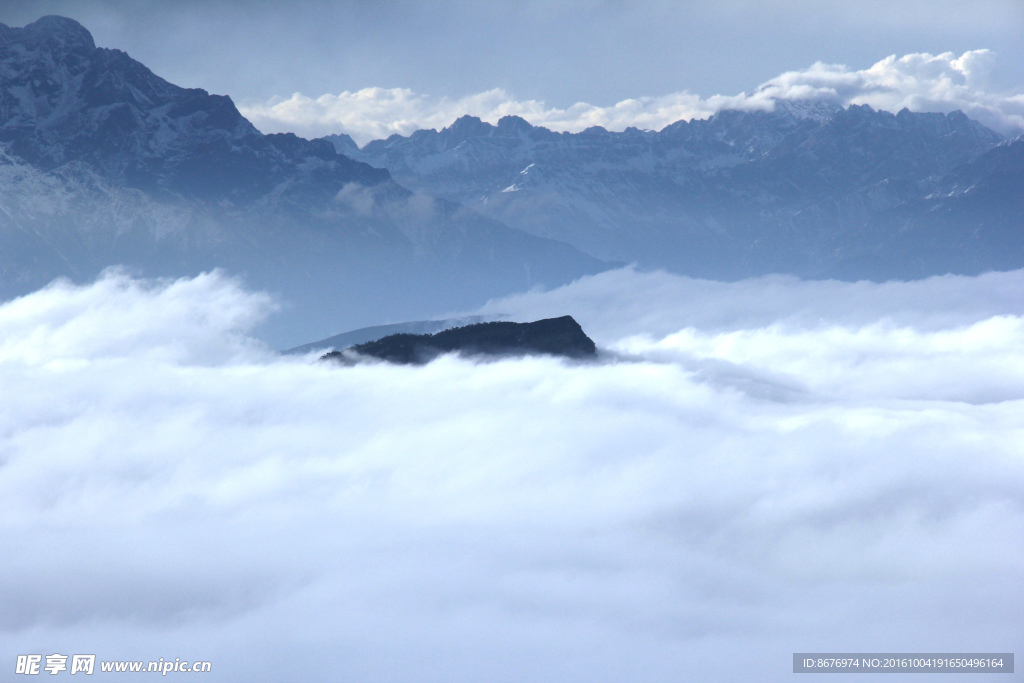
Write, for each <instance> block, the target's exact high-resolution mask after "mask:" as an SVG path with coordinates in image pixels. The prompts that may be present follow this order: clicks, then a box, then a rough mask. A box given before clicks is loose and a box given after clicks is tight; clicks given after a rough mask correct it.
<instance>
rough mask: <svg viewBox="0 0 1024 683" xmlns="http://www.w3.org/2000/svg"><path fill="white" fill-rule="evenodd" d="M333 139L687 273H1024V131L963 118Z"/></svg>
mask: <svg viewBox="0 0 1024 683" xmlns="http://www.w3.org/2000/svg"><path fill="white" fill-rule="evenodd" d="M326 139H327V140H328V141H330V142H331V143H332V144H334V145H335V148H336V149H338V150H339V151H341V152H342V153H344V154H347V155H349V156H351V157H353V158H355V159H359V160H362V161H365V162H367V163H370V164H373V165H374V166H381V167H386V168H387V169H388V170H389V171H390V172H391V173H392V175H393V177H395V178H396V179H397V180H398V181H399V182H401V183H403V184H404V185H406V186H408V187H411V188H414V189H417V190H420V191H424V192H429V193H431V194H433V195H435V196H439V197H444V198H447V199H450V200H452V201H457V202H460V203H462V204H464V205H466V206H469V207H471V208H473V209H475V210H477V211H479V212H481V213H483V214H485V215H488V216H490V217H492V218H494V219H496V220H500V221H502V222H504V223H505V224H507V225H510V226H513V227H517V228H520V229H522V230H524V231H528V232H532V233H534V234H537V235H541V236H546V237H551V238H555V239H559V240H564V241H566V242H568V243H570V244H573V245H575V246H577V247H579V248H580V249H582V250H583V251H586V252H587V253H590V254H592V255H594V256H597V257H600V258H603V259H610V260H618V261H636V262H638V263H640V264H641V265H643V266H648V267H665V268H669V269H671V270H674V271H677V272H682V273H686V274H690V275H697V276H703V277H712V278H730V279H731V278H738V277H746V276H751V275H758V274H762V273H769V272H785V273H793V274H797V275H802V276H806V277H842V278H863V277H867V278H904V279H906V278H914V277H921V276H926V275H931V274H937V273H945V272H961V273H975V272H981V271H985V270H990V269H1007V268H1018V267H1022V266H1024V248H1022V247H1024V240H1022V233H1024V183H1022V182H1021V178H1022V176H1024V163H1022V150H1024V140H1021V139H1015V140H1006V139H1004V138H1003V136H1001V135H999V134H998V133H996V132H994V131H992V130H990V129H988V128H986V127H984V126H983V125H981V124H979V123H977V122H975V121H973V120H971V119H969V118H968V117H967V116H965V115H964V114H963V113H962V112H959V111H956V112H952V113H950V114H946V115H943V114H934V113H913V112H910V111H908V110H906V109H904V110H902V111H900V112H899V113H897V114H892V113H889V112H885V111H875V110H873V109H871V108H870V107H868V106H866V105H865V106H857V105H851V106H849V107H847V108H841V107H837V106H832V105H829V104H826V103H823V102H812V101H806V102H799V101H798V102H784V101H779V102H777V103H776V106H775V109H774V110H773V111H732V110H726V111H721V112H719V113H717V114H715V115H713V116H711V117H710V118H709V119H707V120H692V121H680V122H677V123H675V124H672V125H670V126H668V127H666V128H665V129H663V130H661V131H642V130H637V129H635V128H630V129H627V130H626V131H624V132H611V131H608V130H605V129H603V128H600V127H595V128H590V129H588V130H585V131H583V132H580V133H575V134H572V133H557V132H553V131H550V130H547V129H545V128H542V127H538V126H532V125H530V124H529V123H528V122H526V121H525V120H523V119H522V118H519V117H515V116H507V117H505V118H502V119H501V120H500V121H499V122H498V123H497V125H492V124H489V123H486V122H483V121H481V120H480V119H478V118H475V117H472V116H464V117H462V118H460V119H458V120H457V121H455V123H453V124H452V125H451V126H449V127H448V128H445V129H443V130H441V131H436V130H420V131H416V132H415V133H412V134H411V135H409V136H399V135H394V136H392V137H390V138H388V139H386V140H375V141H372V142H370V143H368V144H366V145H364V146H363V147H362V148H359V147H358V146H356V145H355V143H354V142H353V141H352V140H351V138H349V137H348V136H343V135H335V136H329V137H328V138H326ZM983 198H984V199H983Z"/></svg>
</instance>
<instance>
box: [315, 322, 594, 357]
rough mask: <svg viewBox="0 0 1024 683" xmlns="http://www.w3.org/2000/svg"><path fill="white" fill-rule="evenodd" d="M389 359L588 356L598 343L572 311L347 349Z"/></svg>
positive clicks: (391, 337)
mask: <svg viewBox="0 0 1024 683" xmlns="http://www.w3.org/2000/svg"><path fill="white" fill-rule="evenodd" d="M348 351H350V352H354V353H356V354H359V355H362V356H371V357H373V358H379V359H381V360H386V361H389V362H391V363H403V364H418V363H427V362H430V361H431V360H433V359H434V358H436V357H437V356H439V355H441V354H443V353H449V352H452V351H458V352H460V353H463V354H466V355H499V356H500V355H520V354H532V353H538V354H549V355H554V356H564V357H567V358H593V357H594V356H596V355H597V347H596V346H595V345H594V342H593V340H591V339H590V337H588V336H587V335H586V333H584V331H583V328H581V327H580V326H579V323H577V322H576V321H575V320H574V319H573V318H572V316H568V315H564V316H562V317H560V318H547V319H545V320H538V321H536V322H532V323H514V322H489V323H477V324H475V325H466V326H465V327H455V328H452V329H448V330H444V331H442V332H437V333H435V334H392V335H389V336H387V337H384V338H382V339H378V340H376V341H371V342H366V343H364V344H356V345H355V346H352V347H350V348H349V349H348ZM347 358H349V354H346V353H344V352H342V351H332V352H330V353H327V354H324V356H322V358H321V360H339V361H345V360H346V359H347Z"/></svg>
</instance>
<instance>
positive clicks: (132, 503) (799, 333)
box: [0, 269, 1024, 682]
mask: <svg viewBox="0 0 1024 683" xmlns="http://www.w3.org/2000/svg"><path fill="white" fill-rule="evenodd" d="M1022 284H1024V272H1015V273H1001V274H989V275H985V276H981V277H975V278H969V277H952V276H950V277H943V278H932V279H929V280H925V281H920V282H914V283H886V284H873V283H839V282H801V281H799V280H795V279H792V278H779V277H775V278H764V279H760V280H754V281H746V282H736V283H709V282H704V281H699V280H691V279H687V278H681V277H676V276H671V275H666V274H664V273H638V272H635V271H633V270H628V269H627V270H620V271H615V272H611V273H603V274H601V275H598V276H594V277H592V278H585V279H583V280H580V281H578V282H577V283H574V284H573V285H570V286H568V287H565V288H561V289H558V290H554V291H551V292H546V293H541V292H534V293H530V294H526V295H522V296H518V297H511V298H507V299H504V300H502V301H496V302H493V303H492V304H490V306H489V308H488V310H499V309H500V310H501V311H503V312H507V313H510V314H512V315H514V316H515V317H516V318H518V319H530V318H533V317H539V316H544V315H549V314H552V313H555V312H557V313H559V314H562V313H571V314H573V315H575V316H577V317H578V319H580V321H581V322H582V323H583V326H584V327H585V329H587V331H588V332H590V333H592V334H593V335H594V336H595V338H597V340H598V341H599V343H600V345H601V347H602V348H603V351H604V359H603V360H602V361H601V362H598V363H593V364H586V363H584V364H580V363H570V362H562V361H559V360H556V359H551V358H524V359H508V360H501V361H496V362H488V363H473V362H469V361H467V360H462V359H459V358H456V357H444V358H441V359H440V360H438V361H435V362H434V363H431V364H430V365H427V366H425V367H395V366H388V365H365V366H357V367H352V368H342V367H333V366H328V365H322V364H319V363H317V362H315V361H314V359H313V358H281V357H277V356H275V355H273V354H271V353H270V352H268V351H266V350H265V349H262V348H261V347H260V346H259V345H258V344H257V343H256V342H254V341H252V340H251V339H249V338H248V337H247V334H246V330H247V329H249V328H250V327H251V326H252V325H253V324H254V323H255V322H256V321H258V320H259V319H260V317H261V316H263V315H266V314H267V313H268V310H269V309H268V307H269V306H270V302H269V301H268V300H267V299H266V298H265V297H263V296H262V295H258V294H252V293H249V292H246V291H244V290H242V289H240V288H239V286H238V285H237V284H236V283H235V282H234V281H232V280H230V279H228V278H226V277H225V276H223V275H221V274H217V273H214V274H209V275H205V276H202V277H199V278H195V279H191V280H179V281H175V282H162V283H159V282H158V283H146V282H138V281H134V280H131V279H129V278H127V277H126V276H124V275H123V274H118V273H111V274H108V275H107V276H106V277H105V278H103V279H101V280H100V281H99V282H97V283H95V284H93V285H90V286H85V287H75V286H71V285H66V284H65V285H58V286H55V287H51V288H48V289H46V290H43V291H40V292H37V293H35V294H32V295H30V296H28V297H24V298H22V299H19V300H17V301H14V302H9V303H6V304H3V305H2V306H0V333H2V334H0V338H2V339H3V342H2V344H0V386H3V387H4V391H3V393H2V394H0V545H2V547H3V548H4V549H5V551H4V561H3V562H2V563H0V604H3V606H4V609H3V610H2V611H0V633H2V635H3V637H2V638H0V660H2V661H5V662H7V664H6V665H7V666H13V662H14V658H15V656H16V655H17V654H25V653H40V654H51V653H55V652H56V653H64V654H74V653H94V654H96V655H97V657H98V659H99V660H101V661H103V660H113V659H125V660H128V659H133V660H151V659H152V660H155V659H157V658H160V657H163V658H165V659H174V658H175V657H179V658H182V659H188V660H190V661H191V660H209V661H212V663H213V667H214V672H215V673H214V676H215V679H216V680H219V681H220V680H223V681H236V680H237V681H249V680H342V679H343V680H351V681H364V680H365V681H380V680H402V681H404V680H417V681H479V680H488V681H523V680H531V681H573V680H579V681H588V682H590V681H623V680H631V681H636V680H666V679H671V678H678V677H680V676H683V677H689V678H694V679H699V680H716V679H719V678H729V679H736V680H765V681H782V680H785V681H788V680H790V678H791V676H792V674H791V673H790V672H789V670H788V667H789V661H790V655H791V653H792V652H795V651H836V650H854V651H872V650H874V651H893V650H905V651H943V650H947V651H964V650H967V651H986V652H991V651H1012V650H1013V649H1014V646H1015V645H1016V644H1018V643H1020V641H1021V637H1022V636H1024V627H1022V624H1021V622H1020V614H1021V613H1022V611H1024V590H1022V588H1021V584H1020V576H1021V573H1022V571H1024V498H1022V496H1021V491H1022V490H1024V450H1022V446H1021V443H1022V440H1021V431H1022V429H1024V421H1022V418H1021V416H1022V415H1024V410H1022V408H1024V361H1022V360H1021V359H1022V358H1024V353H1022V351H1024V298H1022V297H1021V295H1020V292H1021V291H1024V289H1022V287H1021V285H1022ZM100 678H102V676H100ZM936 680H945V679H944V678H943V677H941V676H939V677H937V679H936Z"/></svg>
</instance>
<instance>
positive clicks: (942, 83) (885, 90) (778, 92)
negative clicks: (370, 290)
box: [240, 50, 1024, 144]
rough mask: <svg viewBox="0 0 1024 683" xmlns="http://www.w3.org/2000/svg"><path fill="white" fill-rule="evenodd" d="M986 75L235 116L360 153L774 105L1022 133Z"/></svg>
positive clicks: (882, 70)
mask: <svg viewBox="0 0 1024 683" xmlns="http://www.w3.org/2000/svg"><path fill="white" fill-rule="evenodd" d="M994 67H995V55H994V53H992V52H991V51H989V50H973V51H970V52H965V53H963V54H962V55H959V56H957V55H955V54H953V53H952V52H945V53H942V54H940V55H931V54H928V53H915V54H908V55H905V56H903V57H896V56H890V57H886V58H885V59H883V60H881V61H880V62H877V63H875V64H874V65H873V66H871V67H870V68H868V69H863V70H859V71H858V70H852V69H849V68H847V67H846V66H843V65H840V64H824V63H821V62H818V63H816V64H813V65H812V66H811V67H809V68H807V69H804V70H801V71H788V72H786V73H784V74H782V75H780V76H777V77H776V78H773V79H771V80H770V81H768V82H766V83H763V84H762V85H761V86H759V87H758V88H757V89H755V90H754V91H753V92H752V93H749V94H747V93H740V94H738V95H713V96H711V97H708V98H702V97H700V96H699V95H695V94H693V93H690V92H687V91H683V92H676V93H671V94H668V95H663V96H659V97H639V98H636V99H628V100H623V101H621V102H618V103H616V104H614V105H611V106H607V107H601V106H595V105H591V104H587V103H585V102H580V103H577V104H574V105H572V106H571V107H568V108H565V109H560V108H558V107H552V106H549V105H547V104H546V103H545V102H543V101H538V100H517V99H516V98H515V97H514V95H513V94H512V93H509V92H506V91H505V90H502V89H501V88H495V89H493V90H488V91H486V92H482V93H476V94H472V95H467V96H465V97H461V98H448V97H434V96H431V95H426V94H422V93H417V92H414V91H412V90H410V89H408V88H390V89H388V88H364V89H363V90H359V91H356V92H348V91H346V92H343V93H341V94H338V95H334V94H325V95H321V96H320V97H316V98H313V97H309V96H306V95H303V94H301V93H295V94H293V95H292V96H291V97H289V98H288V99H282V98H273V99H271V100H270V101H268V102H265V103H256V104H251V105H250V106H243V107H240V109H241V111H242V113H243V114H244V115H245V116H246V117H247V118H248V119H249V120H250V121H252V122H253V124H255V125H256V127H257V128H259V129H260V130H262V131H264V132H294V133H297V134H299V135H304V136H308V137H319V136H323V135H329V134H332V133H348V134H349V135H351V136H352V137H353V138H354V139H355V140H356V141H357V142H358V143H359V144H365V143H366V142H368V141H370V140H374V139H379V138H386V137H388V136H389V135H392V134H395V133H398V134H402V135H408V134H409V133H412V132H413V131H415V130H418V129H420V128H435V129H438V130H439V129H441V128H444V127H445V126H448V125H450V124H451V123H452V121H454V120H455V119H457V118H458V117H460V116H462V115H464V114H472V115H474V116H478V117H480V118H481V119H483V120H485V121H489V122H491V123H495V122H497V120H498V119H500V118H501V117H502V116H507V115H517V116H521V117H523V118H524V119H526V120H527V121H529V122H530V123H532V124H534V125H538V126H544V127H546V128H550V129H552V130H557V131H570V132H578V131H581V130H584V129H586V128H589V127H590V126H603V127H605V128H608V129H609V130H624V129H625V128H627V127H629V126H636V127H638V128H644V129H655V130H660V129H661V128H664V127H665V126H667V125H669V124H671V123H674V122H676V121H679V120H683V119H685V120H689V119H694V118H697V119H702V118H707V117H708V116H710V115H712V114H714V113H715V112H717V111H719V110H721V109H760V110H766V109H771V108H773V107H774V106H775V102H777V101H780V100H781V101H786V100H802V99H811V100H816V101H822V102H828V103H830V104H837V105H841V106H847V105H849V104H868V105H871V106H872V107H874V108H876V109H885V110H887V111H892V112H896V111H899V110H900V109H902V108H904V107H906V108H908V109H910V110H911V111H923V112H943V113H945V112H950V111H953V110H955V109H961V110H963V111H964V112H965V113H966V114H967V115H968V116H971V117H972V118H976V119H978V120H979V121H981V122H982V123H984V124H986V125H988V126H990V127H992V128H995V129H996V130H999V131H1001V132H1004V133H1013V132H1020V131H1021V130H1024V93H1019V92H1012V93H1001V92H993V91H991V90H990V89H989V80H988V75H989V73H990V72H991V70H992V69H993V68H994Z"/></svg>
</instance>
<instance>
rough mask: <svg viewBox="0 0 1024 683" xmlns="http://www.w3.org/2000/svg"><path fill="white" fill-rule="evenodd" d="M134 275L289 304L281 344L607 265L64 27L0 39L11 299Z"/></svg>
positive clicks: (4, 287)
mask: <svg viewBox="0 0 1024 683" xmlns="http://www.w3.org/2000/svg"><path fill="white" fill-rule="evenodd" d="M115 264H123V265H126V266H128V267H130V268H132V269H134V270H136V271H137V272H139V273H140V274H143V275H160V276H180V275H187V274H192V273H195V272H198V271H199V270H203V269H209V268H212V267H224V268H227V269H229V270H230V271H231V272H233V273H237V274H240V275H242V276H244V277H245V278H246V279H247V280H248V281H249V283H250V284H251V285H253V286H256V287H261V288H267V289H270V290H271V291H274V292H276V293H279V294H281V295H283V297H284V299H285V303H286V305H285V306H284V308H283V312H282V314H281V316H279V317H278V322H277V328H276V329H273V330H269V329H268V330H267V331H266V335H267V337H268V339H270V340H271V341H273V342H274V343H275V344H280V345H282V346H284V345H289V343H297V342H300V341H307V340H309V339H310V338H318V337H323V336H326V335H328V334H331V333H336V332H337V331H338V330H339V329H345V328H351V327H356V326H358V325H366V324H371V323H381V322H387V321H389V320H401V319H408V318H410V317H412V318H423V317H425V316H428V315H436V314H439V313H445V312H447V311H449V310H452V309H458V308H464V307H466V306H473V305H478V304H480V303H483V302H484V301H485V300H486V299H487V298H490V297H493V296H497V295H501V294H506V293H509V292H512V291H518V290H523V289H527V288H529V287H532V286H536V285H547V286H553V285H557V284H561V283H564V282H567V281H569V280H572V279H574V278H576V277H579V276H580V275H583V274H586V273H592V272H597V271H599V270H601V269H603V268H605V267H606V264H604V263H602V262H600V261H598V260H596V259H594V258H592V257H589V256H586V255H584V254H582V253H580V252H579V251H577V250H576V249H574V248H572V247H570V246H568V245H567V244H564V243H559V242H555V241H551V240H548V239H544V238H541V237H538V236H535V235H531V234H527V233H524V232H521V231H519V230H514V229H510V228H508V227H506V226H504V225H502V224H500V223H498V222H496V221H494V220H493V219H489V218H486V217H484V216H482V215H480V214H479V213H475V212H473V211H469V210H467V209H465V208H463V207H461V206H459V205H458V204H456V203H453V202H451V201H444V200H440V201H439V200H436V199H434V198H432V197H430V196H427V195H424V194H422V193H420V194H416V193H413V192H411V191H409V190H407V189H405V188H404V187H402V186H400V185H398V184H397V183H395V182H394V181H393V180H392V179H391V176H390V174H389V173H388V172H387V171H385V170H382V169H379V168H374V167H372V166H370V165H368V164H366V163H362V162H358V161H354V160H352V159H350V158H349V157H347V156H344V155H343V154H339V153H338V152H336V151H335V148H334V146H333V145H331V144H329V143H327V142H324V141H322V140H320V141H310V140H304V139H301V138H298V137H296V136H294V135H263V134H261V133H260V132H259V131H257V130H256V129H255V128H254V127H253V126H252V125H251V124H250V123H249V122H248V121H247V120H246V119H245V118H244V117H242V116H241V114H239V112H238V110H237V109H236V108H235V106H234V104H233V103H232V102H231V100H230V99H229V98H227V97H223V96H217V95H210V94H208V93H206V92H205V91H203V90H198V89H186V88H180V87H178V86H176V85H173V84H171V83H168V82H167V81H165V80H163V79H161V78H160V77H158V76H156V75H155V74H153V73H152V72H151V71H150V70H149V69H147V68H146V67H145V66H143V65H142V64H140V63H138V62H136V61H134V60H133V59H131V58H130V57H129V56H128V55H126V54H125V53H123V52H121V51H118V50H110V49H102V48H97V47H96V46H95V44H94V42H93V39H92V36H91V35H90V34H89V32H88V31H87V30H86V29H85V28H83V27H82V26H81V25H79V24H78V23H77V22H75V21H73V20H70V19H65V18H62V17H44V18H43V19H40V20H39V21H37V22H35V23H33V24H30V25H28V26H26V27H24V28H10V27H7V26H3V25H0V296H2V297H4V298H7V297H10V296H13V295H17V294H21V293H24V292H26V291H29V290H30V289H31V288H34V287H37V286H39V285H41V284H45V283H46V282H48V281H49V280H51V279H52V278H54V277H57V276H69V277H72V278H76V279H87V278H90V277H93V276H95V275H96V274H97V273H98V272H99V271H100V270H101V269H102V268H104V267H106V266H109V265H115Z"/></svg>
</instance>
